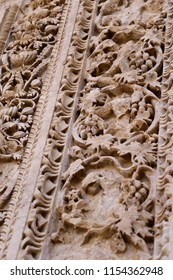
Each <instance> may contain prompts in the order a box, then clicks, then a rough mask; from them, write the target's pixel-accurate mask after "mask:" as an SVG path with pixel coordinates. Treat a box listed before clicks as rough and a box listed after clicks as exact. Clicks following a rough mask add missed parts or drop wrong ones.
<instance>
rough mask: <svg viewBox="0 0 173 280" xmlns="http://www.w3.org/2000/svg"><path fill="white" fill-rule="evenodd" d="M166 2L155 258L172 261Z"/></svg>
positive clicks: (172, 147) (172, 101) (170, 20)
mask: <svg viewBox="0 0 173 280" xmlns="http://www.w3.org/2000/svg"><path fill="white" fill-rule="evenodd" d="M166 2H167V3H166V4H167V9H168V11H167V22H166V35H165V55H164V71H163V80H162V97H161V113H160V131H159V149H158V183H157V192H156V217H155V229H156V233H155V251H154V258H155V259H173V254H172V252H173V250H172V244H173V243H172V241H173V238H172V229H173V212H172V210H173V209H172V206H173V192H172V186H173V171H172V167H173V164H172V159H173V74H172V69H173V60H172V58H173V48H172V44H173V35H172V34H173V3H172V1H169V0H168V1H166Z"/></svg>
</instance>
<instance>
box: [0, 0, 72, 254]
mask: <svg viewBox="0 0 173 280" xmlns="http://www.w3.org/2000/svg"><path fill="white" fill-rule="evenodd" d="M71 2H72V1H68V0H66V2H65V4H64V10H63V13H62V16H61V22H60V26H59V31H58V34H57V43H56V44H55V45H54V48H53V51H52V54H51V60H50V63H49V66H48V69H47V73H46V77H45V79H44V84H43V87H42V91H41V96H40V99H39V102H38V104H37V109H36V112H35V115H34V119H33V124H32V128H31V131H30V135H29V139H28V142H27V145H26V148H25V153H24V156H23V160H22V163H21V165H20V169H19V176H18V179H17V181H16V184H15V188H14V191H13V194H12V197H11V200H10V204H9V209H8V213H7V216H6V219H5V222H4V224H3V228H2V232H1V238H0V248H2V256H1V258H2V259H5V258H7V259H8V256H7V251H8V248H9V243H10V241H11V238H12V235H13V227H14V223H15V221H16V218H17V215H18V211H19V209H20V204H21V198H22V195H23V192H24V186H25V181H26V177H27V175H28V170H29V168H30V165H31V162H32V158H33V153H34V150H35V147H36V144H37V141H38V136H39V132H40V130H41V125H42V118H43V115H44V114H45V110H46V106H47V103H48V99H49V96H50V88H51V84H52V81H53V79H54V75H55V71H56V68H57V63H58V57H59V55H60V52H61V51H62V42H63V38H64V36H65V31H64V30H65V27H66V25H67V21H68V15H69V11H70V6H71ZM19 241H20V240H19Z"/></svg>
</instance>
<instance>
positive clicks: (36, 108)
mask: <svg viewBox="0 0 173 280" xmlns="http://www.w3.org/2000/svg"><path fill="white" fill-rule="evenodd" d="M48 2H49V1H48ZM55 2H56V3H55ZM64 2H65V1H64V0H60V1H56V0H55V1H52V2H51V3H47V1H43V2H39V1H37V0H34V1H31V2H29V3H28V4H26V5H24V6H23V7H22V9H21V15H20V16H18V19H17V21H16V22H15V24H14V25H13V29H12V33H11V37H10V40H9V42H8V44H7V46H6V49H5V52H4V53H3V55H2V71H1V90H2V92H1V100H0V102H1V103H0V104H1V108H0V117H1V123H0V124H1V132H0V133H1V134H0V139H1V142H2V145H1V150H0V152H1V154H0V167H1V169H2V170H3V172H2V173H0V180H1V201H2V202H3V205H1V207H3V209H2V211H3V212H4V211H5V213H6V216H5V219H4V221H3V225H2V227H1V235H0V243H1V246H0V248H1V254H2V258H4V257H6V254H7V249H8V246H9V242H10V241H11V237H12V235H13V234H16V233H15V232H14V231H13V225H14V222H15V218H16V213H17V211H18V207H19V205H20V204H21V197H22V194H23V191H24V181H25V177H26V170H29V166H30V165H31V162H32V156H33V151H34V148H35V145H36V143H37V140H38V132H39V131H40V126H41V123H42V116H43V114H44V112H45V108H46V103H47V100H48V96H49V95H50V93H49V88H50V85H51V82H52V76H53V75H54V71H55V70H54V69H53V68H54V67H55V64H56V62H57V61H56V60H57V57H58V55H59V48H60V45H61V39H62V34H63V32H64V25H65V22H66V18H67V14H68V7H69V5H67V3H68V2H69V1H66V2H67V3H65V5H64ZM66 6H67V7H66ZM54 45H55V47H54V48H53V46H54ZM52 49H53V52H52ZM51 53H52V54H51ZM49 61H50V65H49V67H48V64H49ZM47 68H48V69H47ZM46 70H47V72H45V71H46ZM43 77H44V79H43V80H44V82H43V83H42V78H43ZM42 84H43V85H42ZM1 161H2V163H1ZM4 161H8V164H7V165H5V163H4ZM20 161H21V164H20ZM19 164H20V165H19ZM6 166H7V168H4V167H6ZM19 166H20V167H19ZM37 168H39V167H37ZM10 172H11V173H12V175H13V177H12V179H9V176H12V175H10ZM7 174H8V176H7ZM6 177H8V180H7V179H6ZM32 177H33V176H32ZM4 178H5V179H6V181H5V180H4ZM25 191H26V189H25ZM2 198H3V200H2ZM29 201H30V199H29V200H28V202H29ZM1 204H2V203H1ZM4 207H5V208H4ZM4 209H5V210H4ZM26 215H27V213H26ZM25 218H26V217H25ZM23 222H24V221H23ZM21 228H22V227H21ZM18 234H19V232H18ZM18 238H19V239H18V242H20V234H19V237H18ZM16 245H17V244H16ZM14 251H15V250H14ZM11 252H12V250H11Z"/></svg>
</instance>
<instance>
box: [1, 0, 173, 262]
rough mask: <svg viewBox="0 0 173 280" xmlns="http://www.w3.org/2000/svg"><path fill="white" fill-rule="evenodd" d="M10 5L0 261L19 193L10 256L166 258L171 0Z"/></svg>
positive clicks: (4, 59)
mask: <svg viewBox="0 0 173 280" xmlns="http://www.w3.org/2000/svg"><path fill="white" fill-rule="evenodd" d="M156 2H157V3H156ZM19 11H20V12H19V13H18V16H17V18H16V20H15V23H14V24H13V25H12V29H11V35H10V37H9V39H8V40H7V37H8V31H9V29H10V26H11V24H12V21H13V20H14V17H15V14H16V12H17V7H14V9H9V11H8V13H7V14H5V16H4V18H3V21H2V24H4V27H5V29H4V30H5V33H3V34H2V33H1V29H2V28H1V29H0V50H1V51H2V56H1V64H0V128H1V129H0V227H1V231H0V250H1V256H2V258H4V259H5V258H8V256H10V254H9V253H8V252H9V250H10V249H9V248H12V247H13V245H12V244H11V243H12V242H11V241H10V240H11V239H12V240H16V235H15V233H14V231H15V229H16V228H17V225H19V222H18V220H19V217H20V215H19V214H18V213H19V211H20V210H19V211H18V208H19V209H22V210H23V209H24V208H23V206H22V204H24V202H25V201H26V197H27V195H28V200H29V202H28V203H27V207H25V215H26V217H25V218H24V219H23V221H22V227H23V228H22V230H20V238H19V240H18V244H17V245H16V247H15V253H14V254H13V255H14V256H15V257H16V258H18V259H45V258H46V259H153V258H154V259H171V258H172V249H171V246H170V244H172V236H171V227H172V191H171V183H172V171H171V168H172V74H171V69H172V60H171V55H172V24H173V23H172V13H173V4H172V3H171V1H170V0H165V1H162V0H158V1H153V0H148V1H144V0H136V1H131V0H96V1H95V0H76V1H71V0H70V1H65V0H43V1H40V0H34V1H28V3H25V4H23V5H22V6H21V8H20V9H19ZM10 15H12V16H11V21H10V20H8V19H9V18H10ZM70 21H71V26H70V25H69V23H70ZM5 22H7V23H8V24H5ZM2 24H1V26H2ZM1 26H0V27H1ZM5 42H7V43H6V45H5V48H4V49H3V47H4V44H5ZM63 48H64V49H63ZM65 48H66V49H65ZM50 61H52V66H51V67H50V64H49V63H50ZM48 64H49V68H48ZM47 68H48V70H47V72H46V69H47ZM55 69H59V72H57V70H56V71H55ZM48 74H49V75H48ZM56 75H59V76H60V77H56ZM55 81H56V82H55ZM45 84H47V86H45ZM51 84H52V86H51ZM55 88H56V89H55ZM52 91H53V93H52ZM49 93H50V94H49ZM49 99H51V102H52V104H51V106H50V103H51V102H50V100H49ZM49 109H50V118H49V120H48V121H47V120H46V124H45V126H47V127H46V129H47V130H45V135H46V136H45V138H44V141H43V142H44V143H43V145H42V147H41V148H40V149H38V145H39V143H40V141H39V140H38V138H39V137H40V136H41V135H43V134H42V133H41V130H42V129H43V128H45V126H44V125H43V123H44V121H45V115H46V112H48V110H49ZM42 116H43V121H42ZM46 137H47V138H46ZM46 139H47V140H46ZM36 150H40V151H41V153H40V154H41V156H40V158H39V160H38V161H37V164H36V172H35V174H33V177H34V180H33V186H32V190H30V191H28V190H27V191H28V194H27V193H26V195H24V194H25V192H26V190H25V188H26V187H27V184H28V178H31V176H32V172H33V163H32V161H34V160H36V155H37V153H36ZM32 153H33V157H32ZM31 163H32V164H31ZM31 165H32V168H30V166H31ZM24 170H29V172H30V175H26V173H27V171H24ZM33 173H34V172H33ZM29 176H30V177H29ZM29 186H30V185H29ZM22 199H23V200H22ZM26 209H27V210H26ZM17 217H18V220H17ZM16 220H17V222H16ZM11 237H12V238H11ZM10 242H11V243H10Z"/></svg>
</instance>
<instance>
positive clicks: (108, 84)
mask: <svg viewBox="0 0 173 280" xmlns="http://www.w3.org/2000/svg"><path fill="white" fill-rule="evenodd" d="M137 2H138V6H136V3H135V4H134V2H133V1H127V2H126V1H119V3H118V1H100V2H99V5H98V7H99V8H98V14H97V17H96V20H95V22H96V24H95V32H94V34H93V36H92V38H91V40H90V45H89V56H88V58H87V66H86V75H85V86H84V89H83V90H82V91H81V92H80V97H79V103H78V111H77V118H76V121H75V123H74V125H73V127H72V136H73V142H72V146H71V148H70V149H69V156H70V158H71V160H70V165H69V167H68V169H67V171H66V172H65V173H64V174H63V176H62V181H63V182H64V183H63V186H62V190H61V191H60V192H59V194H58V203H57V204H58V208H57V217H58V219H59V225H58V230H57V232H55V233H53V234H52V241H53V242H55V244H57V245H55V247H56V249H55V252H56V253H55V254H56V255H55V258H58V259H61V258H62V259H68V258H69V259H71V258H72V259H73V258H78V259H81V258H82V259H85V258H91V259H92V258H93V257H94V258H96V259H97V258H98V259H105V258H106V259H107V258H111V259H116V258H123V259H124V258H127V259H129V258H130V259H136V258H137V259H138V258H147V259H150V258H152V254H153V240H154V194H155V188H156V185H155V182H156V167H157V144H158V130H159V99H160V93H161V80H162V68H163V51H164V30H165V17H166V15H165V12H164V10H163V6H162V3H161V2H160V5H158V6H157V7H156V5H155V4H154V3H152V1H148V2H147V3H145V4H144V3H143V1H137ZM133 10H134V14H133V13H130V12H129V11H133ZM148 11H150V12H148ZM128 13H129V14H130V17H128V18H127V17H126V15H127V14H128ZM136 13H139V16H136ZM136 18H137V19H138V20H136ZM139 19H140V20H139ZM68 247H70V248H71V250H70V252H71V253H69V250H68V249H67V248H68Z"/></svg>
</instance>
